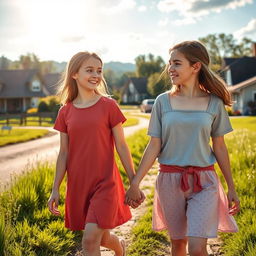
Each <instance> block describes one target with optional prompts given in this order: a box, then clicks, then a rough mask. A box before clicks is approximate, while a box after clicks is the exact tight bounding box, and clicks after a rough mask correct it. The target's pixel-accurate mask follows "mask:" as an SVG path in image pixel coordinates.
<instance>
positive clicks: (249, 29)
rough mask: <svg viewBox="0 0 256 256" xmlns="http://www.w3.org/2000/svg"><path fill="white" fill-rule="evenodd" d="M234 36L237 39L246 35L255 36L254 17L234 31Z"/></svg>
mask: <svg viewBox="0 0 256 256" xmlns="http://www.w3.org/2000/svg"><path fill="white" fill-rule="evenodd" d="M234 36H235V37H236V38H238V39H241V38H243V37H246V36H256V19H252V20H251V21H250V22H249V23H248V24H247V25H246V26H245V27H243V28H241V29H239V30H238V31H236V32H235V33H234Z"/></svg>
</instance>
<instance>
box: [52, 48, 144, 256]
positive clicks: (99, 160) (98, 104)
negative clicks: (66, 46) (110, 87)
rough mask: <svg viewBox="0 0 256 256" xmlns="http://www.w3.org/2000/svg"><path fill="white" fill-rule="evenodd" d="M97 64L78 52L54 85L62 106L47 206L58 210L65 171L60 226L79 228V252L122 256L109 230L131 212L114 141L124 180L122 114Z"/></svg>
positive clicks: (127, 157) (127, 159) (129, 169)
mask: <svg viewBox="0 0 256 256" xmlns="http://www.w3.org/2000/svg"><path fill="white" fill-rule="evenodd" d="M102 69H103V63H102V60H101V59H100V58H99V56H98V55H96V54H95V53H89V52H79V53H77V54H76V55H74V56H73V57H72V58H71V60H70V61H69V63H68V66H67V69H66V73H65V77H64V80H63V83H62V85H61V87H60V96H61V102H62V104H63V106H62V107H61V108H60V110H59V113H58V116H57V119H56V122H55V125H54V129H56V130H58V131H59V132H60V151H59V155H58V159H57V165H56V174H55V179H54V183H53V188H52V193H51V196H50V199H49V201H48V207H49V210H50V211H51V212H52V213H53V214H55V215H59V214H60V212H59V210H58V203H59V186H60V184H61V182H62V180H63V177H64V175H65V173H66V172H67V190H66V200H65V226H66V227H67V228H69V229H71V230H84V235H83V239H82V247H83V252H84V254H85V255H88V256H98V255H100V246H104V247H107V248H109V249H112V250H114V252H115V255H116V256H123V255H125V243H124V240H119V239H118V237H117V236H115V235H114V234H111V233H110V231H109V229H112V228H114V227H116V226H119V225H121V224H123V223H125V222H127V221H128V220H129V219H130V218H131V213H130V209H129V207H128V206H127V205H125V204H124V196H125V191H124V187H123V183H122V180H121V177H120V173H119V171H118V169H117V166H116V163H115V159H114V146H115V147H116V150H117V153H118V154H119V157H120V159H121V162H122V164H123V166H124V169H125V171H126V173H127V175H128V178H129V180H130V181H131V180H132V178H133V177H134V167H133V163H132V158H131V154H130V151H129V149H128V146H127V144H126V142H125V139H124V133H123V128H122V123H123V122H124V121H125V120H126V119H125V117H124V115H123V114H122V112H121V111H120V109H119V107H118V105H117V104H116V102H115V101H114V100H112V99H111V98H109V97H108V95H107V93H106V91H107V90H106V82H105V80H104V78H103V71H102ZM143 199H144V195H143V193H142V192H141V201H142V200H143ZM140 203H141V202H140V201H139V202H137V205H136V203H135V204H134V205H133V207H136V206H138V204H140Z"/></svg>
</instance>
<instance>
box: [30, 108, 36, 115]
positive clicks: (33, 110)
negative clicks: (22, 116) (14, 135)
mask: <svg viewBox="0 0 256 256" xmlns="http://www.w3.org/2000/svg"><path fill="white" fill-rule="evenodd" d="M37 112H38V109H37V108H29V109H28V110H27V113H28V114H33V113H37Z"/></svg>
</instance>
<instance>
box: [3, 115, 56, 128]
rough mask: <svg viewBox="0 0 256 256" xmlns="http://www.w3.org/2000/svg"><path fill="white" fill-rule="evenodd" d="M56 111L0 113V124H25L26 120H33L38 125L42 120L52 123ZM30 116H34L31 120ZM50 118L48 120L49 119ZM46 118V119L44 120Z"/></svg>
mask: <svg viewBox="0 0 256 256" xmlns="http://www.w3.org/2000/svg"><path fill="white" fill-rule="evenodd" d="M56 115H57V113H53V112H41V113H29V114H28V113H20V114H0V125H8V126H11V125H13V124H17V125H27V122H30V121H31V122H33V123H34V122H35V123H38V124H39V125H40V126H41V125H42V123H43V122H48V123H54V121H55V119H56ZM31 117H34V118H33V120H29V119H31ZM49 119H50V121H49ZM46 120H47V121H46Z"/></svg>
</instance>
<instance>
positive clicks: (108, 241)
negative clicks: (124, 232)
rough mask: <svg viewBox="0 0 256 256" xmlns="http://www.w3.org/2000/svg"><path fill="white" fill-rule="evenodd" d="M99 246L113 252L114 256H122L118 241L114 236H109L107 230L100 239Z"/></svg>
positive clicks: (122, 252)
mask: <svg viewBox="0 0 256 256" xmlns="http://www.w3.org/2000/svg"><path fill="white" fill-rule="evenodd" d="M101 245H102V246H104V247H106V248H109V249H111V250H113V251H114V252H115V255H116V256H123V255H124V251H123V247H122V245H121V242H120V240H119V239H118V237H117V236H116V235H114V234H111V233H110V231H109V230H105V231H104V233H103V236H102V239H101Z"/></svg>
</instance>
